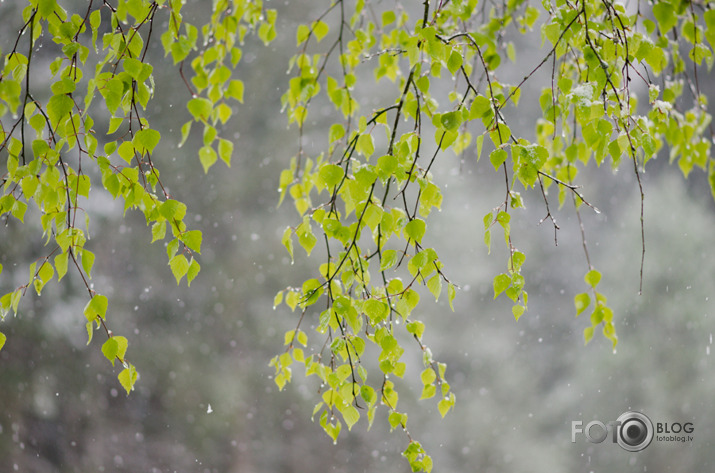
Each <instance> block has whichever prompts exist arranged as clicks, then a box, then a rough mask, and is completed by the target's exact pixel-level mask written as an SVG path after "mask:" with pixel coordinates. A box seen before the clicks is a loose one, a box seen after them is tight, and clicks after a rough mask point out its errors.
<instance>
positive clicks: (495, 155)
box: [489, 148, 508, 171]
mask: <svg viewBox="0 0 715 473" xmlns="http://www.w3.org/2000/svg"><path fill="white" fill-rule="evenodd" d="M507 157H508V156H507V153H506V151H505V150H503V149H502V148H497V149H495V150H494V151H492V152H491V153H489V161H490V162H491V163H492V166H494V170H495V171H498V170H499V167H500V166H501V165H502V164H504V161H506V159H507Z"/></svg>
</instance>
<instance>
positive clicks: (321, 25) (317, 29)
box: [313, 20, 330, 42]
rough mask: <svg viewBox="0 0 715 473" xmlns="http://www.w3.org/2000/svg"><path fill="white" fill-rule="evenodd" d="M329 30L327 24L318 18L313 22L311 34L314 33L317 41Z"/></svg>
mask: <svg viewBox="0 0 715 473" xmlns="http://www.w3.org/2000/svg"><path fill="white" fill-rule="evenodd" d="M329 30H330V28H329V27H328V24H327V23H325V22H324V21H322V20H318V21H316V22H314V23H313V34H314V35H315V39H317V40H318V42H320V41H321V40H322V39H323V38H325V35H327V34H328V31H329Z"/></svg>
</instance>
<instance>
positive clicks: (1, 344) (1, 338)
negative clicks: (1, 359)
mask: <svg viewBox="0 0 715 473" xmlns="http://www.w3.org/2000/svg"><path fill="white" fill-rule="evenodd" d="M5 340H7V337H6V336H5V334H4V333H2V332H0V350H2V347H4V346H5Z"/></svg>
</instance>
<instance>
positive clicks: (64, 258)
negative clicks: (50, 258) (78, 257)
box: [55, 252, 69, 281]
mask: <svg viewBox="0 0 715 473" xmlns="http://www.w3.org/2000/svg"><path fill="white" fill-rule="evenodd" d="M68 257H69V254H68V253H66V252H64V253H60V254H58V255H57V256H55V269H56V270H57V280H58V281H61V280H62V278H63V277H64V275H65V274H67V266H68V265H67V262H68Z"/></svg>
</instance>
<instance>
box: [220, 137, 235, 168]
mask: <svg viewBox="0 0 715 473" xmlns="http://www.w3.org/2000/svg"><path fill="white" fill-rule="evenodd" d="M218 157H219V158H221V161H223V162H224V163H226V165H227V166H228V167H231V158H232V157H233V141H230V140H226V139H223V138H219V140H218Z"/></svg>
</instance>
